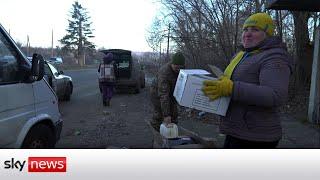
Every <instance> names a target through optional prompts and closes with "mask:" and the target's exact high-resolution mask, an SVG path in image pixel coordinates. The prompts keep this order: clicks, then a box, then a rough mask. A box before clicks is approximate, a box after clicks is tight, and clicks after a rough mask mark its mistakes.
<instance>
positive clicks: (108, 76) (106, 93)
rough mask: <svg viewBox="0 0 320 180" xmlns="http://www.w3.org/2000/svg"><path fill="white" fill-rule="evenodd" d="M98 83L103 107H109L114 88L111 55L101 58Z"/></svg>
mask: <svg viewBox="0 0 320 180" xmlns="http://www.w3.org/2000/svg"><path fill="white" fill-rule="evenodd" d="M98 72H99V83H100V87H101V89H102V102H103V105H104V106H110V100H111V98H112V96H113V93H114V92H113V91H114V86H115V74H114V61H113V54H112V53H108V54H107V55H106V56H104V57H103V62H102V63H100V65H99V68H98Z"/></svg>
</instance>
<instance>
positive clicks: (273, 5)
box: [267, 0, 320, 12]
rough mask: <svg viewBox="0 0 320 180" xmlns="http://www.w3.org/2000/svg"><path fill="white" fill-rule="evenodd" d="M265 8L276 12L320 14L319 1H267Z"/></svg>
mask: <svg viewBox="0 0 320 180" xmlns="http://www.w3.org/2000/svg"><path fill="white" fill-rule="evenodd" d="M267 8H268V9H276V10H291V11H318V12H320V0H267Z"/></svg>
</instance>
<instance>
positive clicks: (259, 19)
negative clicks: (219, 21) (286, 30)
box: [243, 13, 275, 36]
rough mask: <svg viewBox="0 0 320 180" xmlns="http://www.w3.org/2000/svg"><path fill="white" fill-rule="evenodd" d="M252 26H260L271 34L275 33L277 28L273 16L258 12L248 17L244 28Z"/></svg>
mask: <svg viewBox="0 0 320 180" xmlns="http://www.w3.org/2000/svg"><path fill="white" fill-rule="evenodd" d="M250 26H255V27H258V28H260V29H261V30H262V31H264V32H266V33H267V34H268V35H269V36H272V35H273V33H274V29H275V25H274V23H273V21H272V18H271V17H270V16H269V14H267V13H256V14H253V15H251V16H250V17H248V19H247V20H246V21H245V22H244V24H243V29H244V28H246V27H250Z"/></svg>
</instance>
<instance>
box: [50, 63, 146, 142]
mask: <svg viewBox="0 0 320 180" xmlns="http://www.w3.org/2000/svg"><path fill="white" fill-rule="evenodd" d="M65 74H66V75H69V76H71V77H72V78H73V83H74V91H73V94H72V96H71V101H69V102H60V104H59V108H60V112H61V114H62V117H63V119H64V126H63V130H62V134H61V140H60V141H59V142H58V143H57V145H56V147H57V148H152V132H151V130H150V129H149V126H148V125H147V123H146V121H147V120H148V119H149V118H150V117H151V109H150V104H149V103H150V102H149V98H148V93H147V89H148V87H146V88H145V89H142V91H141V92H140V93H139V94H133V93H131V92H130V91H128V92H118V93H117V94H116V95H115V96H114V97H113V99H112V101H111V107H103V105H102V100H101V95H100V93H99V88H98V82H97V74H96V69H89V70H76V71H65Z"/></svg>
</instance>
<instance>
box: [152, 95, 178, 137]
mask: <svg viewBox="0 0 320 180" xmlns="http://www.w3.org/2000/svg"><path fill="white" fill-rule="evenodd" d="M150 94H151V102H152V105H153V115H152V120H151V121H150V123H151V125H152V127H153V128H154V129H155V130H157V131H159V129H160V125H161V123H162V121H163V114H162V109H161V102H160V98H159V96H158V95H156V94H155V93H154V92H152V90H151V93H150ZM172 102H173V103H170V116H171V122H173V123H176V124H177V123H178V120H177V117H178V108H177V105H176V103H174V100H172Z"/></svg>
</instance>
